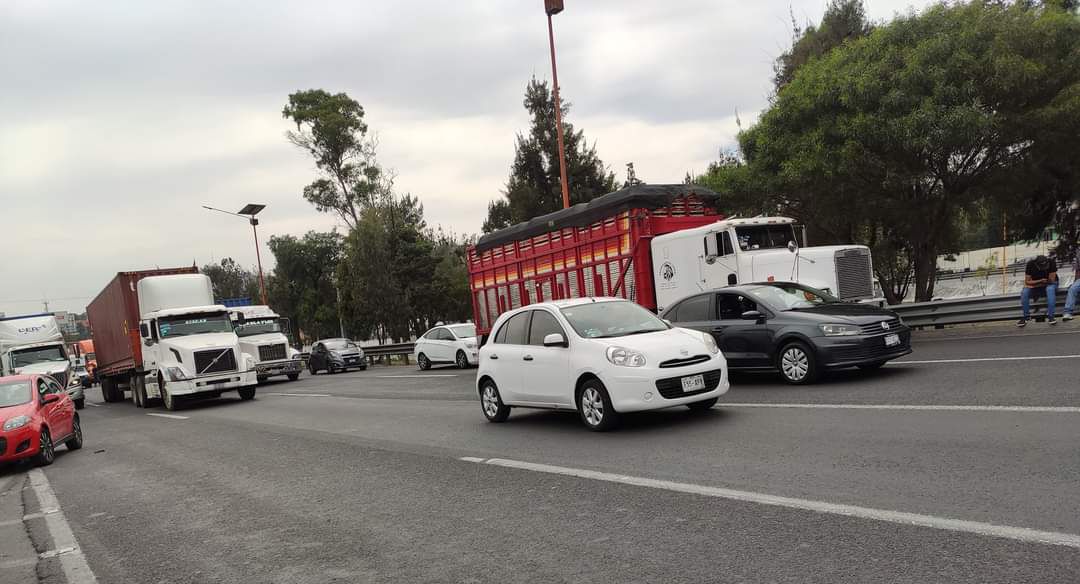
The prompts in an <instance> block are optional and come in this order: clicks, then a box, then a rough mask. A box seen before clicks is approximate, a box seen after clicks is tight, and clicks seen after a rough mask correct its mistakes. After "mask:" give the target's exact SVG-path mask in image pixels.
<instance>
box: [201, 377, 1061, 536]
mask: <svg viewBox="0 0 1080 584" xmlns="http://www.w3.org/2000/svg"><path fill="white" fill-rule="evenodd" d="M259 401H260V403H259V404H258V405H257V407H251V408H242V407H213V406H212V405H210V404H206V405H204V406H202V407H200V408H199V409H198V410H191V415H198V416H200V417H206V418H216V419H219V420H222V421H228V422H229V423H242V422H253V423H262V424H268V425H270V426H273V427H291V428H295V429H304V428H316V429H320V430H325V431H330V432H335V433H341V434H346V435H349V436H354V437H359V438H363V439H365V440H369V441H371V443H373V444H378V445H380V446H384V447H389V448H395V449H400V448H411V449H413V450H416V451H421V452H422V451H424V450H423V449H425V448H438V449H448V450H449V451H450V452H458V453H460V454H461V455H464V456H478V457H483V458H510V459H517V460H525V461H528V462H540V463H546V464H554V465H561V466H569V467H578V468H587V469H593V470H598V471H605V472H612V473H623V474H630V475H638V474H643V475H644V476H647V477H649V478H658V479H666V480H674V481H680V482H686V483H693V484H701V485H709V486H715V487H725V488H733V489H741V490H748V491H755V492H765V493H769V494H773V495H782V496H788V497H800V498H806V499H814V500H824V501H830V502H835V503H842V504H848V505H861V506H868V507H874V508H881V509H894V510H900V511H906V512H914V513H925V514H930V515H942V516H948V517H953V518H958V519H967V520H973V521H983V522H988V523H1004V524H1009V525H1017V526H1022V527H1029V528H1033V529H1042V530H1050V531H1066V532H1070V533H1080V516H1078V515H1077V514H1072V513H1065V514H1063V513H1062V512H1061V510H1062V509H1076V508H1080V491H1078V490H1077V489H1076V488H1075V485H1076V484H1077V483H1078V482H1080V449H1078V448H1077V447H1076V445H1077V444H1078V443H1080V423H1078V422H1080V414H1076V413H1071V414H1070V413H1016V412H942V411H905V410H830V409H821V410H805V409H784V408H779V409H773V408H738V407H731V408H724V407H723V406H722V405H721V406H718V408H716V409H714V410H712V411H710V412H708V413H705V414H704V415H693V414H691V413H690V412H688V411H687V410H686V409H685V408H673V409H670V410H664V411H660V412H649V413H642V414H636V415H632V416H627V419H626V421H625V424H624V425H623V427H622V428H620V429H619V430H618V431H616V432H612V433H607V434H593V433H589V432H588V431H587V430H585V429H584V428H583V427H582V426H581V423H580V421H579V420H578V417H577V414H576V413H573V412H544V411H536V410H522V409H516V410H514V411H513V413H512V414H511V416H510V420H509V422H507V423H506V424H491V423H488V422H487V421H486V420H485V419H484V418H483V416H482V414H481V412H480V407H479V404H478V403H462V402H424V401H413V400H375V399H369V400H357V399H341V398H333V397H330V398H304V397H279V396H267V397H266V398H264V399H262V400H259Z"/></svg>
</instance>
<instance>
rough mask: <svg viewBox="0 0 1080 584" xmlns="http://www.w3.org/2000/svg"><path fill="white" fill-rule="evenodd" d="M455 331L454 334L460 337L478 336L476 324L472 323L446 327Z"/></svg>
mask: <svg viewBox="0 0 1080 584" xmlns="http://www.w3.org/2000/svg"><path fill="white" fill-rule="evenodd" d="M446 328H448V329H450V330H452V331H454V336H455V337H457V338H459V339H467V338H469V337H475V336H476V326H475V325H471V324H460V325H457V326H451V327H446Z"/></svg>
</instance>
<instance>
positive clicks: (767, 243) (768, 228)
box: [735, 223, 799, 251]
mask: <svg viewBox="0 0 1080 584" xmlns="http://www.w3.org/2000/svg"><path fill="white" fill-rule="evenodd" d="M735 235H736V237H737V238H738V240H739V249H741V250H743V251H752V250H755V249H780V248H786V247H787V245H788V242H789V241H795V242H798V241H799V240H797V239H795V227H794V226H793V225H791V224H790V223H789V224H787V225H748V226H746V227H738V228H736V229H735Z"/></svg>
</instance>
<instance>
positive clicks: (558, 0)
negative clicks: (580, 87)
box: [544, 0, 570, 209]
mask: <svg viewBox="0 0 1080 584" xmlns="http://www.w3.org/2000/svg"><path fill="white" fill-rule="evenodd" d="M544 11H545V12H547V25H548V45H549V46H550V47H551V85H552V94H553V97H554V98H555V129H556V134H557V135H558V137H559V176H560V177H561V178H562V205H563V209H567V208H569V207H570V186H569V185H568V184H567V181H566V147H565V146H564V144H563V126H562V102H561V101H559V72H558V69H557V68H556V67H555V29H554V28H553V27H552V25H551V17H552V16H554V15H556V14H558V13H560V12H562V11H563V0H544Z"/></svg>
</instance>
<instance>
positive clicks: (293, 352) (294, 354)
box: [289, 347, 300, 359]
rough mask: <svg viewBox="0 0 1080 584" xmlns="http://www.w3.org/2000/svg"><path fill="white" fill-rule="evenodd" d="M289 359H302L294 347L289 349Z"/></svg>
mask: <svg viewBox="0 0 1080 584" xmlns="http://www.w3.org/2000/svg"><path fill="white" fill-rule="evenodd" d="M289 358H290V359H299V358H300V351H297V350H296V349H293V348H292V347H289Z"/></svg>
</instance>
